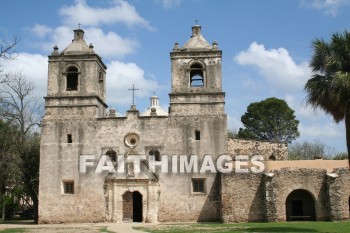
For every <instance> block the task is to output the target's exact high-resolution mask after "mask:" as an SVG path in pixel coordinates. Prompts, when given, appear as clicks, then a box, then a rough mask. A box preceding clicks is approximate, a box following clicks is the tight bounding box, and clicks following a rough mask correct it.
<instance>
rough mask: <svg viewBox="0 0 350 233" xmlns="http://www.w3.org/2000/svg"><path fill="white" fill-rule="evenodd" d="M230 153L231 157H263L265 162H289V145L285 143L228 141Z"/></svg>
mask: <svg viewBox="0 0 350 233" xmlns="http://www.w3.org/2000/svg"><path fill="white" fill-rule="evenodd" d="M227 150H228V153H229V154H230V155H233V156H236V155H248V156H249V157H251V156H253V155H262V156H263V157H264V160H271V157H270V156H272V157H275V160H287V159H288V145H287V144H284V143H275V142H267V141H254V140H243V139H232V138H230V139H229V140H228V149H227Z"/></svg>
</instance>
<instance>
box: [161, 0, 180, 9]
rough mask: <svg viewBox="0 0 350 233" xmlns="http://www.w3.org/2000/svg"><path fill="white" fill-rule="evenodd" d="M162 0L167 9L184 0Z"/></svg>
mask: <svg viewBox="0 0 350 233" xmlns="http://www.w3.org/2000/svg"><path fill="white" fill-rule="evenodd" d="M161 2H162V5H163V7H164V8H165V9H170V8H173V7H178V6H180V4H181V2H182V0H161Z"/></svg>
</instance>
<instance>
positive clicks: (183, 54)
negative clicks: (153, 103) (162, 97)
mask: <svg viewBox="0 0 350 233" xmlns="http://www.w3.org/2000/svg"><path fill="white" fill-rule="evenodd" d="M201 30H202V27H201V26H200V25H198V24H196V25H194V26H192V35H191V37H190V39H189V40H188V41H187V42H186V43H185V44H184V45H183V46H182V47H180V46H179V44H178V43H175V46H174V48H173V51H172V52H171V53H170V58H171V93H170V114H173V115H174V114H176V115H193V114H213V113H214V112H215V113H216V114H218V113H219V114H221V113H222V114H223V113H224V105H225V100H224V97H225V93H224V92H222V76H221V58H222V51H221V50H220V49H219V48H218V43H217V42H216V41H214V42H213V43H212V44H209V43H208V42H207V41H206V40H205V38H204V37H203V36H202V33H201Z"/></svg>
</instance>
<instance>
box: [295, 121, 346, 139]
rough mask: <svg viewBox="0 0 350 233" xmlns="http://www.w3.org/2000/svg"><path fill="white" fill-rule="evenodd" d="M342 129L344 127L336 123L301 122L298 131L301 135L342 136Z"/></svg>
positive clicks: (315, 136)
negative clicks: (305, 123) (305, 124)
mask: <svg viewBox="0 0 350 233" xmlns="http://www.w3.org/2000/svg"><path fill="white" fill-rule="evenodd" d="M340 124H341V123H340ZM344 130H345V129H342V126H340V125H336V124H335V123H327V124H313V125H308V126H304V125H302V124H300V125H299V131H300V134H301V135H302V136H303V137H314V138H318V137H319V138H334V137H337V138H338V137H339V138H343V137H344V132H343V131H344Z"/></svg>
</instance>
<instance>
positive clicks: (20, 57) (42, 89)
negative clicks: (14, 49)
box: [1, 53, 48, 98]
mask: <svg viewBox="0 0 350 233" xmlns="http://www.w3.org/2000/svg"><path fill="white" fill-rule="evenodd" d="M14 56H15V57H16V59H15V60H3V61H2V67H1V68H2V70H3V73H19V72H22V74H23V75H24V76H26V77H27V78H28V79H29V80H31V81H32V82H33V83H34V85H35V95H37V96H38V97H40V98H42V97H44V96H46V94H47V68H48V62H47V57H46V56H43V55H40V54H29V53H18V54H14Z"/></svg>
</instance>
